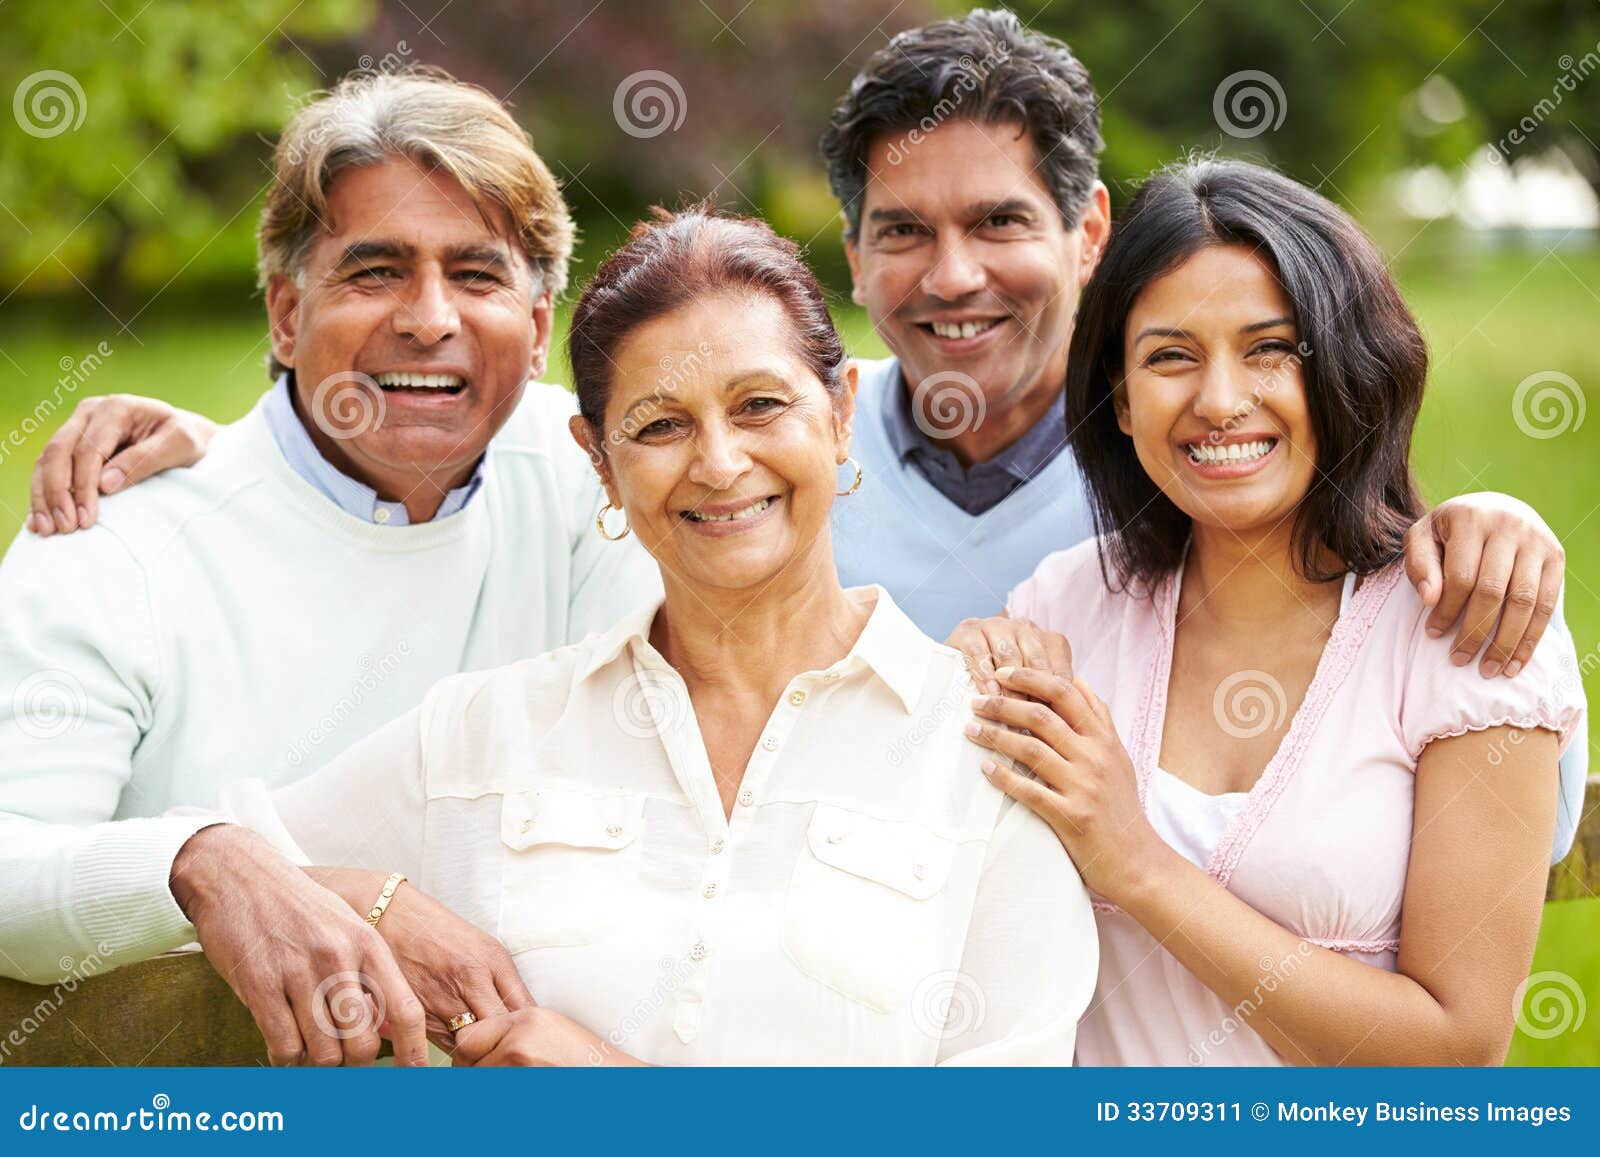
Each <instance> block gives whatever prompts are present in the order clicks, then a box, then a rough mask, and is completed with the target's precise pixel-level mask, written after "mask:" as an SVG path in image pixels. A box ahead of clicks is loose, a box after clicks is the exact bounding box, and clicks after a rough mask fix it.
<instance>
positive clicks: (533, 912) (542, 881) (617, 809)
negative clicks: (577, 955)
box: [500, 787, 646, 953]
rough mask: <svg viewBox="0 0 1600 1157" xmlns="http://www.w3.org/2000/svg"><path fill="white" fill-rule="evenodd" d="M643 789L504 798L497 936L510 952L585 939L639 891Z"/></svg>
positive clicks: (615, 921)
mask: <svg viewBox="0 0 1600 1157" xmlns="http://www.w3.org/2000/svg"><path fill="white" fill-rule="evenodd" d="M645 798H646V797H644V796H642V795H601V794H596V793H593V792H586V791H581V790H576V789H572V788H559V787H538V788H534V789H532V790H529V791H524V792H516V793H513V794H509V795H507V796H505V797H504V800H503V802H502V804H501V810H500V842H501V844H502V845H503V847H502V855H503V857H504V862H503V867H502V873H501V893H500V941H501V943H503V944H504V945H505V946H506V948H507V950H508V951H510V952H513V953H515V952H522V951H524V950H526V949H529V948H554V947H559V946H564V945H579V944H590V943H593V942H594V941H596V940H600V939H603V938H604V937H605V936H607V935H608V934H610V933H612V932H614V931H616V930H617V929H618V928H620V927H622V926H623V925H624V924H625V923H626V921H627V918H628V914H629V912H630V911H631V909H632V905H633V904H634V903H635V902H636V899H637V896H638V887H637V883H638V878H639V864H640V856H641V849H642V839H641V837H642V836H643V829H644V805H645Z"/></svg>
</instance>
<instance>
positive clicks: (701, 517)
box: [689, 498, 772, 522]
mask: <svg viewBox="0 0 1600 1157" xmlns="http://www.w3.org/2000/svg"><path fill="white" fill-rule="evenodd" d="M771 505H772V499H770V498H763V499H762V500H761V501H760V502H752V503H751V504H750V505H749V506H746V507H745V508H744V509H743V510H735V511H734V512H733V513H732V514H701V513H700V512H699V511H698V510H691V511H689V521H691V522H743V521H744V520H745V519H747V518H754V517H755V516H756V515H758V514H760V513H761V512H762V511H763V510H765V509H766V508H767V507H769V506H771Z"/></svg>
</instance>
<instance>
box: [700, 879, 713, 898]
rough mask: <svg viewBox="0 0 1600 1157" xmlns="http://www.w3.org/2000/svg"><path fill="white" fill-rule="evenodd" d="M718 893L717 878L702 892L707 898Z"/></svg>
mask: <svg viewBox="0 0 1600 1157" xmlns="http://www.w3.org/2000/svg"><path fill="white" fill-rule="evenodd" d="M716 894H717V882H716V881H715V880H712V881H711V883H709V884H707V885H706V887H705V891H704V892H702V893H701V895H703V896H704V897H705V898H706V899H707V900H709V899H711V898H712V897H714V896H715V895H716Z"/></svg>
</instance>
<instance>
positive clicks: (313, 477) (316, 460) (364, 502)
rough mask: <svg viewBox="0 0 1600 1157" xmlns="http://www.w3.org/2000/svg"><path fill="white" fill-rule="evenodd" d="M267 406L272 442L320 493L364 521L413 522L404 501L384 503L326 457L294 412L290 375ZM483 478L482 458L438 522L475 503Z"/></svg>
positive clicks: (275, 388)
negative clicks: (472, 502)
mask: <svg viewBox="0 0 1600 1157" xmlns="http://www.w3.org/2000/svg"><path fill="white" fill-rule="evenodd" d="M264 409H265V412H266V417H267V427H268V428H269V429H270V430H271V431H272V438H273V441H275V442H277V444H278V449H279V451H280V452H281V453H282V454H283V457H284V460H285V461H286V462H288V463H289V468H290V469H291V470H293V471H294V472H295V473H296V474H298V475H300V477H301V478H303V479H305V480H306V481H307V482H309V483H310V484H311V486H312V487H313V488H314V489H315V490H316V491H317V493H318V494H321V495H322V496H323V497H324V498H326V499H328V500H329V501H330V502H332V503H333V504H334V505H335V506H337V507H338V508H339V509H340V510H342V511H344V512H345V513H346V514H348V515H350V516H352V517H354V518H359V519H361V521H362V522H371V523H375V524H377V525H379V526H409V525H411V519H410V517H409V516H408V515H407V514H406V507H405V503H403V502H385V501H384V500H383V499H381V498H379V497H378V492H377V491H376V490H374V489H372V487H370V486H367V485H365V484H364V483H361V482H357V481H356V480H355V479H354V478H352V477H350V476H349V475H348V474H346V473H344V472H343V471H341V470H339V469H338V468H337V467H335V466H334V465H333V464H332V463H331V462H329V461H328V460H327V459H326V458H324V457H323V456H322V451H320V450H318V449H317V444H316V443H315V442H313V441H312V440H311V435H310V434H308V433H306V428H305V426H304V424H303V423H302V422H301V421H300V415H299V414H297V413H295V408H294V399H292V398H291V397H290V396H289V375H288V374H284V375H283V376H282V377H280V378H279V379H278V381H277V384H276V385H274V386H273V387H272V392H271V393H269V394H268V395H267V400H266V404H265V407H264ZM482 482H483V462H482V461H479V463H478V465H477V466H476V467H474V468H473V471H472V477H471V478H469V479H467V481H466V483H465V484H463V485H461V486H458V487H456V488H455V489H454V490H451V491H450V492H448V493H447V494H446V495H445V496H444V501H443V502H442V503H440V504H439V511H438V513H436V514H435V515H434V516H433V520H434V521H435V522H437V521H439V519H441V518H448V517H449V516H450V515H452V514H454V513H456V512H457V511H458V510H460V509H461V508H462V507H463V506H465V505H466V504H467V503H468V502H469V501H471V499H472V496H473V495H474V494H476V493H477V492H478V487H479V486H480V485H481V484H482Z"/></svg>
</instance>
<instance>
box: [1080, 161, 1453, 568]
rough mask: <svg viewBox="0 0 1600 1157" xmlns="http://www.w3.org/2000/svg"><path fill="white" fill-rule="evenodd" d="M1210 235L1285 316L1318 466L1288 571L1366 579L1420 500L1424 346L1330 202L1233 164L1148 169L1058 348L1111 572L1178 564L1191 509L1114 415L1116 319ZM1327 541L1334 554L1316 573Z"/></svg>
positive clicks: (1353, 229) (1395, 294)
mask: <svg viewBox="0 0 1600 1157" xmlns="http://www.w3.org/2000/svg"><path fill="white" fill-rule="evenodd" d="M1212 245H1243V246H1247V247H1248V248H1249V249H1250V250H1251V251H1252V252H1253V253H1255V254H1256V255H1257V256H1259V257H1260V258H1261V259H1262V260H1263V261H1265V262H1267V264H1268V265H1270V266H1271V267H1272V271H1273V273H1274V274H1275V275H1276V276H1277V279H1278V284H1279V285H1281V286H1282V287H1283V292H1284V296H1285V297H1287V298H1288V299H1289V302H1290V305H1291V306H1292V308H1293V312H1294V323H1295V328H1296V329H1297V330H1298V332H1299V338H1300V354H1299V356H1298V357H1297V358H1296V361H1297V362H1298V364H1299V369H1300V378H1301V381H1302V382H1303V383H1304V388H1305V393H1306V406H1307V410H1308V411H1309V415H1310V418H1311V431H1312V433H1313V435H1315V440H1316V447H1317V463H1316V466H1317V468H1316V473H1315V475H1314V476H1313V478H1312V481H1311V486H1310V488H1309V489H1308V490H1307V491H1306V494H1305V496H1304V497H1303V498H1302V499H1301V500H1300V505H1299V508H1298V509H1297V510H1296V511H1295V522H1294V543H1295V548H1296V549H1295V554H1296V565H1297V569H1298V570H1299V571H1300V573H1301V574H1302V575H1303V576H1304V577H1306V578H1308V579H1311V580H1313V581H1316V580H1327V579H1332V578H1337V577H1338V576H1339V574H1341V573H1342V572H1343V571H1344V570H1345V569H1347V568H1348V569H1349V570H1353V571H1355V572H1356V573H1357V574H1371V573H1372V572H1373V571H1376V570H1379V569H1381V568H1383V567H1385V566H1387V565H1388V564H1389V563H1391V562H1393V561H1394V560H1395V559H1397V558H1399V557H1400V556H1401V554H1402V553H1403V551H1404V539H1405V533H1406V531H1407V530H1408V529H1409V528H1410V527H1411V525H1412V523H1414V522H1416V521H1417V519H1419V518H1420V517H1422V514H1423V512H1424V507H1423V504H1422V498H1421V496H1420V495H1419V494H1418V492H1417V487H1416V484H1415V483H1414V482H1413V481H1412V476H1411V463H1410V459H1411V431H1412V427H1413V426H1414V425H1415V423H1416V419H1417V412H1418V410H1420V409H1421V407H1422V388H1423V383H1424V381H1425V380H1426V378H1427V373H1428V349H1427V346H1426V344H1425V343H1424V342H1423V340H1422V334H1421V332H1419V330H1418V329H1417V323H1416V320H1415V319H1414V318H1413V317H1412V316H1411V311H1410V310H1409V309H1407V308H1406V304H1405V301H1404V300H1403V299H1402V298H1401V296H1400V291H1399V290H1398V289H1397V288H1396V287H1395V283H1394V279H1393V278H1392V277H1391V276H1390V275H1389V270H1388V267H1387V266H1386V265H1385V264H1384V261H1383V257H1382V255H1381V254H1380V253H1379V252H1378V250H1377V248H1376V247H1375V246H1374V245H1373V244H1372V242H1371V240H1369V239H1368V237H1367V235H1366V234H1365V233H1363V232H1362V231H1361V227H1360V226H1359V225H1357V224H1356V223H1355V222H1354V221H1353V220H1351V218H1350V215H1349V214H1347V213H1346V212H1345V211H1344V210H1343V209H1341V208H1339V207H1338V206H1337V205H1335V204H1333V202H1331V201H1329V200H1328V199H1327V198H1325V197H1323V196H1321V195H1319V194H1318V193H1315V192H1313V191H1312V190H1310V189H1308V188H1306V187H1305V186H1304V185H1302V184H1300V183H1299V182H1297V181H1293V180H1291V179H1289V178H1288V177H1285V176H1283V175H1282V174H1280V173H1277V172H1274V171H1273V170H1271V169H1268V168H1264V167H1262V166H1260V165H1252V164H1247V163H1245V162H1243V161H1219V160H1209V159H1206V160H1198V161H1190V162H1187V163H1184V164H1181V165H1177V166H1174V167H1172V168H1170V169H1166V170H1164V171H1163V172H1161V173H1158V174H1157V175H1156V176H1154V177H1152V178H1151V179H1150V180H1149V181H1148V182H1146V184H1145V185H1144V187H1143V188H1142V189H1140V190H1139V192H1138V194H1137V195H1136V196H1135V197H1134V198H1133V200H1132V201H1131V202H1130V203H1129V204H1128V208H1127V210H1126V212H1125V213H1124V214H1123V216H1122V219H1121V220H1119V221H1118V222H1117V224H1116V227H1115V228H1113V229H1112V231H1111V241H1110V243H1109V244H1108V245H1107V246H1106V251H1105V254H1104V256H1102V257H1101V259H1100V264H1099V265H1098V266H1097V267H1096V268H1095V272H1094V276H1093V278H1091V279H1090V281H1089V284H1088V285H1087V286H1086V287H1085V288H1084V291H1083V296H1082V297H1081V298H1080V299H1079V302H1078V316H1077V320H1076V322H1075V323H1074V326H1073V333H1072V344H1071V346H1070V348H1069V351H1068V354H1067V430H1068V438H1069V440H1070V442H1071V445H1072V450H1073V453H1074V455H1075V456H1076V457H1077V460H1078V465H1079V467H1080V468H1081V469H1082V471H1083V475H1084V480H1085V481H1086V482H1087V484H1088V488H1089V494H1090V497H1091V500H1092V504H1093V508H1094V522H1095V530H1096V531H1097V532H1098V533H1099V534H1100V536H1101V565H1102V567H1103V568H1104V569H1106V570H1107V572H1108V573H1107V578H1108V579H1113V578H1114V579H1115V580H1120V582H1121V583H1122V584H1123V585H1132V586H1135V587H1140V588H1147V587H1149V586H1151V585H1153V584H1154V582H1155V581H1157V580H1159V579H1160V578H1162V577H1163V576H1165V575H1166V574H1168V573H1170V572H1171V571H1173V570H1175V569H1176V568H1177V567H1178V566H1179V564H1180V563H1181V562H1182V560H1183V550H1184V544H1185V542H1186V541H1187V540H1188V537H1189V530H1190V521H1189V516H1188V515H1186V514H1185V513H1184V512H1183V511H1182V510H1180V509H1179V508H1178V507H1177V506H1176V505H1175V504H1174V503H1173V502H1172V500H1171V499H1169V498H1168V497H1167V496H1166V495H1165V494H1164V493H1162V491H1161V490H1160V488H1159V487H1157V486H1156V484H1155V482H1154V481H1152V480H1151V478H1150V476H1149V475H1148V474H1147V473H1145V470H1144V467H1143V466H1142V465H1140V463H1139V459H1138V457H1137V455H1136V454H1135V453H1134V448H1133V439H1132V438H1130V437H1128V436H1127V435H1126V434H1124V433H1123V432H1122V431H1121V429H1119V427H1118V425H1117V414H1116V404H1115V403H1116V392H1117V390H1118V389H1119V388H1120V386H1121V384H1122V381H1123V376H1124V371H1125V366H1124V363H1123V357H1124V355H1123V349H1124V342H1125V341H1126V332H1125V331H1126V330H1127V326H1128V315H1129V314H1130V313H1131V312H1132V310H1133V306H1134V303H1135V302H1136V301H1137V300H1138V298H1139V295H1140V294H1141V293H1142V292H1144V290H1145V289H1146V287H1148V286H1149V285H1150V283H1151V282H1153V281H1155V280H1157V279H1158V278H1160V277H1162V276H1164V275H1165V274H1167V273H1170V272H1171V271H1173V270H1174V269H1176V268H1177V267H1178V266H1179V265H1181V264H1183V262H1185V261H1187V260H1188V259H1189V258H1190V257H1192V256H1193V255H1194V254H1195V253H1197V252H1199V251H1200V250H1202V249H1204V248H1206V247H1208V246H1212ZM1324 551H1326V552H1327V553H1328V554H1331V555H1332V556H1333V558H1334V559H1335V560H1336V562H1335V563H1334V565H1333V570H1332V573H1329V571H1328V569H1327V563H1326V561H1325V558H1326V556H1325V555H1324Z"/></svg>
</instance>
